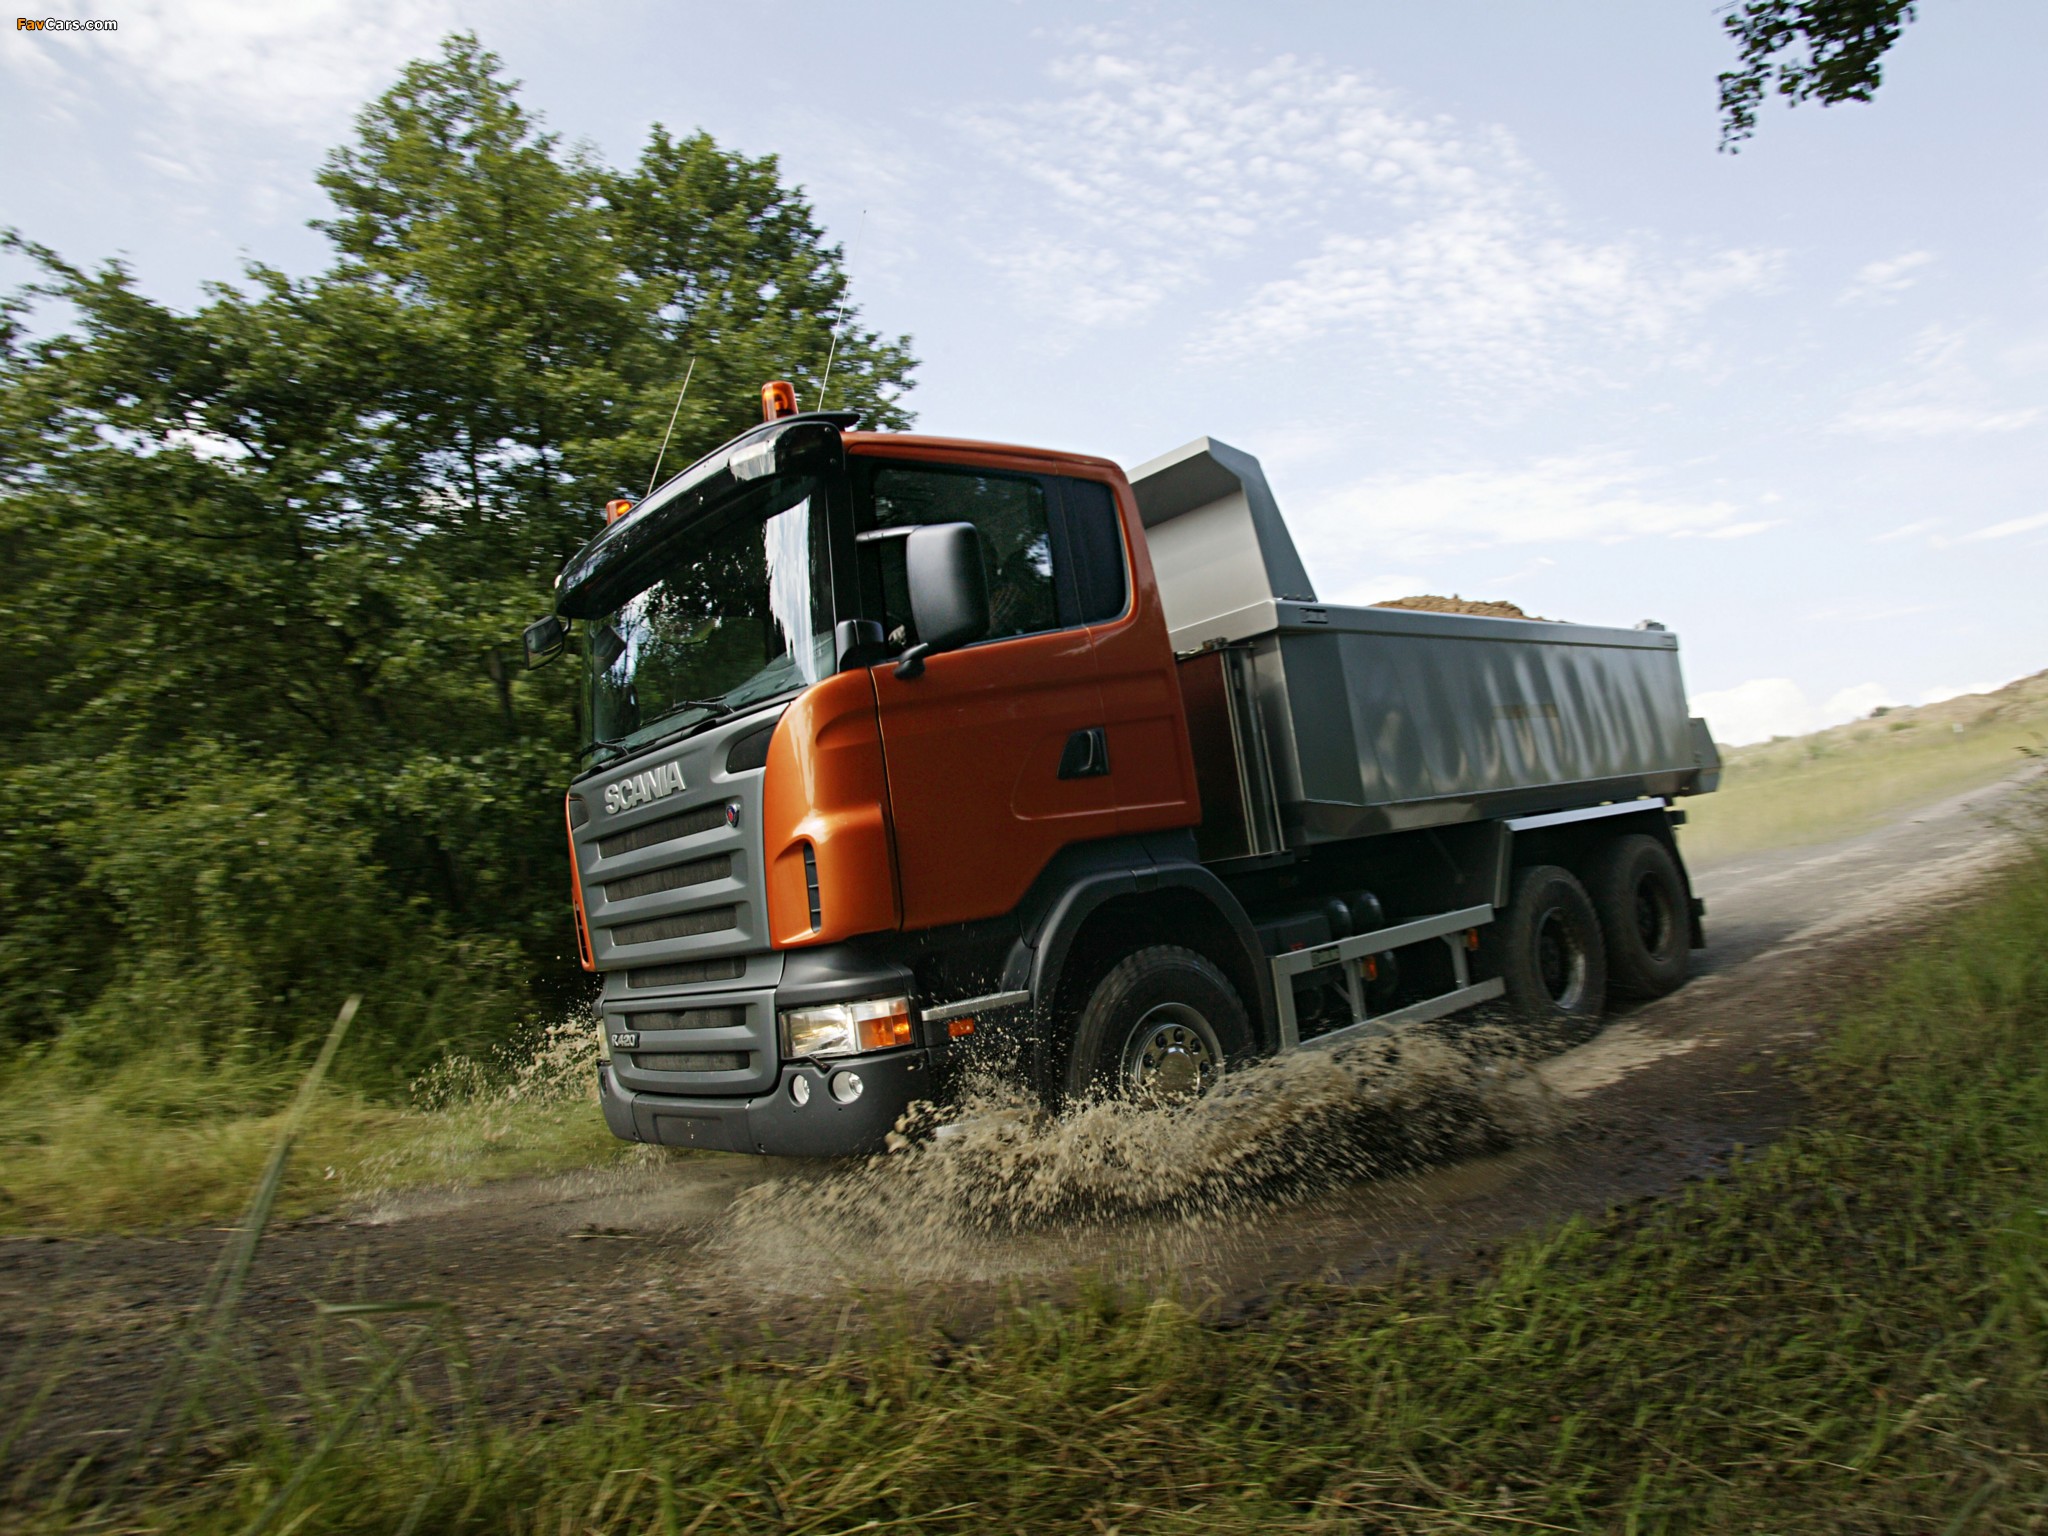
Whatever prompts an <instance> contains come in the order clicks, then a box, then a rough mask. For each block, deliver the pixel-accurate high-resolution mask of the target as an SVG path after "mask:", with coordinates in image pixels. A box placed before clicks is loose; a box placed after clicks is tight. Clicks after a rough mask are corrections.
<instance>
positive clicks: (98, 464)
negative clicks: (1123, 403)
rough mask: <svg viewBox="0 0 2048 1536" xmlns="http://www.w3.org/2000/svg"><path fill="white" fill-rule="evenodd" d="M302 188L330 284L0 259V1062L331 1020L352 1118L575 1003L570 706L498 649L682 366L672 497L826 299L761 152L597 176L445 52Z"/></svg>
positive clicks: (873, 376)
mask: <svg viewBox="0 0 2048 1536" xmlns="http://www.w3.org/2000/svg"><path fill="white" fill-rule="evenodd" d="M320 180H321V184H322V186H323V187H324V188H325V189H326V191H327V193H328V195H329V197H330V198H331V200H332V203H333V213H332V214H331V216H330V217H329V218H327V219H326V220H324V221H323V222H322V223H321V225H320V226H319V227H321V228H322V229H323V230H324V232H325V233H326V234H327V235H328V237H329V238H330V240H331V241H332V243H333V246H334V251H335V257H334V260H333V263H332V264H331V266H330V267H329V268H328V269H327V270H326V271H324V272H322V273H320V274H318V275H316V276H313V277H309V278H293V277H289V276H287V275H286V274H284V273H281V272H278V271H274V270H271V269H269V268H265V267H261V266H252V267H250V268H249V269H248V270H247V271H246V272H245V274H244V279H243V281H242V282H241V283H240V284H239V285H233V286H230V285H225V284H223V285H217V286H214V287H212V288H211V289H210V290H209V291H208V293H207V295H206V299H205V301H204V302H203V303H202V304H201V305H200V306H199V307H198V308H197V309H196V310H194V311H193V312H191V313H177V312H174V311H172V310H170V309H168V308H166V307H164V306H162V305H159V304H157V303H155V302H154V301H152V300H150V299H149V298H147V297H146V296H144V295H142V294H141V293H139V292H137V291H136V289H135V286H134V284H133V282H132V280H131V279H130V277H129V275H128V273H127V272H126V271H125V270H124V269H123V268H122V267H121V266H119V265H118V264H109V265H107V266H105V267H103V268H101V269H100V270H98V271H92V272H89V271H86V270H83V269H81V268H79V267H76V266H74V265H72V264H70V263H68V262H66V261H64V260H63V259H62V258H60V257H59V256H58V255H57V254H56V253H54V252H51V251H49V250H46V249H43V248H41V247H39V246H36V245H34V244H33V243H32V242H30V241H28V240H26V239H25V238H23V237H21V236H19V235H10V236H9V237H8V243H9V244H10V245H11V246H12V247H13V248H14V249H16V250H17V251H19V252H22V253H24V254H26V255H28V256H29V257H31V258H32V259H33V260H34V261H35V262H36V263H37V264H38V266H39V268H40V271H41V277H40V279H39V281H38V282H37V283H36V284H35V285H34V287H33V289H32V290H31V291H29V292H26V293H24V294H19V295H15V296H13V297H12V298H11V299H8V300H7V301H6V302H5V305H4V307H0V560H5V561H6V562H7V567H6V568H7V571H8V580H7V583H6V585H5V587H4V589H0V591H4V595H0V617H4V619H5V621H6V637H7V638H6V642H5V643H6V644H7V645H8V647H9V649H10V651H11V653H12V654H11V655H10V656H9V658H8V665H7V666H5V667H0V749H4V754H5V755H4V758H0V1040H6V1039H12V1040H14V1041H16V1042H21V1041H25V1040H32V1039H37V1038H48V1037H61V1042H60V1043H62V1044H63V1048H66V1049H76V1050H80V1051H85V1052H101V1053H111V1052H114V1051H119V1050H127V1051H131V1052H132V1051H133V1050H134V1049H136V1048H137V1042H138V1041H161V1040H164V1039H172V1038H175V1039H183V1040H186V1041H189V1042H196V1046H197V1048H199V1049H202V1050H204V1051H208V1052H219V1051H223V1050H228V1049H249V1050H254V1051H274V1050H275V1049H276V1048H277V1047H278V1045H279V1044H280V1043H288V1042H291V1041H294V1040H296V1039H300V1038H303V1037H304V1036H305V1035H306V1034H307V1033H308V1032H309V1031H310V1030H312V1029H313V1028H315V1027H317V1025H318V1023H319V1021H320V1020H321V1019H323V1018H324V1017H326V1016H328V1015H331V1013H332V1011H333V1008H334V1004H335V1000H336V999H337V998H338V997H339V996H341V995H344V994H345V993H346V992H348V991H352V990H361V991H364V992H365V993H366V995H367V999H368V1001H367V1003H366V1005H365V1009H364V1013H363V1017H362V1020H361V1021H360V1022H359V1023H358V1026H357V1029H358V1034H359V1037H360V1040H361V1041H362V1042H363V1044H362V1050H361V1052H360V1053H359V1059H358V1062H357V1064H356V1065H357V1070H358V1076H359V1078H360V1079H363V1080H372V1081H385V1082H389V1081H391V1080H393V1079H394V1078H396V1079H402V1077H403V1076H404V1074H406V1073H408V1072H410V1071H412V1070H416V1069H417V1067H418V1066H419V1065H420V1064H421V1063H422V1062H423V1061H424V1060H425V1059H427V1058H428V1057H430V1056H431V1055H432V1054H433V1053H434V1052H435V1051H437V1050H439V1049H442V1048H444V1047H445V1046H447V1045H448V1044H450V1043H452V1042H461V1043H464V1044H471V1043H474V1042H476V1041H477V1040H478V1039H479V1038H480V1037H487V1036H489V1035H490V1034H493V1033H501V1032H502V1031H504V1030H505V1029H507V1028H509V1027H511V1026H512V1025H513V1024H514V1023H516V1022H517V1020H518V1018H519V1016H520V1015H521V1014H522V1013H527V1012H531V1011H532V1010H533V1009H534V1008H535V1007H536V1006H544V1005H547V1004H548V1003H549V1002H551V1001H552V1002H554V1003H559V1002H560V1001H561V1000H562V999H563V998H564V997H566V996H567V995H569V994H571V993H573V992H575V991H577V990H578V989H580V986H581V981H580V977H579V975H578V973H577V972H576V970H575V968H574V960H573V946H572V943H571V936H570V933H569V930H568V927H567V920H566V916H565V913H566V897H567V881H568V872H567V870H566V867H565V865H564V853H563V846H562V827H561V798H560V797H561V781H562V779H563V777H564V769H565V766H566V765H567V764H568V763H569V762H571V761H572V758H573V752H574V724H573V715H574V710H575V708H576V699H575V687H574V679H573V676H572V674H571V670H570V669H568V668H553V669H549V670H546V671H542V672H538V673H532V674H528V673H524V672H522V671H520V670H518V669H517V667H516V666H515V665H514V664H513V661H512V657H513V655H514V654H515V650H516V641H514V640H513V638H512V637H515V636H516V635H517V633H518V629H519V627H520V625H521V624H522V623H523V622H524V621H525V620H526V619H528V618H531V617H532V615H533V614H534V613H536V612H538V611H541V610H542V609H544V608H545V607H546V605H547V601H548V591H549V583H550V582H551V580H552V578H553V575H554V572H555V570H556V569H557V568H558V567H559V565H560V563H561V562H562V560H563V559H564V558H565V557H566V556H567V555H568V554H569V553H570V552H571V551H573V550H574V549H575V548H576V547H577V546H578V545H579V544H581V543H582V542H583V541H584V540H585V539H586V538H588V537H589V536H590V535H591V534H592V533H593V532H595V531H596V530H597V529H598V527H600V526H601V524H602V510H601V509H602V507H603V504H604V502H605V501H606V500H607V499H609V498H611V497H614V496H620V495H630V496H637V495H639V494H640V493H641V492H642V491H644V489H645V486H646V478H647V474H648V470H649V468H650V467H651V465H652V463H653V460H654V456H655V451H656V448H657V446H658V444H659V443H660V441H661V437H662V433H663V430H664V428H665V427H666V426H667V424H668V421H669V415H670V412H671V410H672V408H673V407H674V405H675V399H676V389H677V386H678V384H679V383H680V382H681V380H682V377H683V374H684V372H685V369H686V368H687V367H688V365H689V363H690V360H691V359H692V358H695V359H696V363H697V368H696V377H695V380H694V382H693V383H692V386H691V390H690V397H689V399H688V401H687V402H686V403H685V405H684V407H683V410H682V414H681V416H680V418H679V419H678V420H677V421H676V424H675V439H674V441H673V443H672V444H671V445H670V449H669V454H670V457H669V461H668V462H669V463H670V465H671V466H680V465H681V464H684V463H687V462H688V461H689V460H690V459H692V458H694V457H696V456H697V455H698V454H699V453H701V452H704V451H706V450H708V449H709V448H710V447H712V446H714V445H715V444H717V443H718V442H720V441H722V440H724V439H725V438H727V437H729V436H731V435H732V434H733V433H734V432H736V431H737V430H739V429H740V428H741V427H743V426H744V425H746V424H747V423H748V422H750V421H752V420H756V419H758V415H757V412H758V406H757V404H756V401H757V395H756V390H757V388H758V385H759V384H760V382H761V381H762V380H764V379H766V378H769V377H773V376H776V375H784V376H788V377H792V378H795V379H799V380H804V379H808V378H815V377H816V375H817V373H818V372H819V371H820V370H821V368H822V367H823V364H824V360H825V355H826V352H827V349H828V347H830V345H831V326H832V321H833V317H834V315H835V313H836V312H837V309H838V306H839V305H840V304H841V302H842V300H843V298H844V295H845V292H846V278H845V274H844V272H843V270H842V267H841V264H840V253H839V251H838V249H837V248H835V247H833V246H831V245H829V244H828V243H827V242H826V240H825V238H824V236H823V234H822V232H821V231H820V230H819V229H818V228H817V226H816V224H815V222H814V221H813V220H812V217H811V212H810V209H809V208H808V207H807V206H806V204H805V203H804V201H803V199H802V197H801V195H800V193H799V192H797V191H796V190H795V189H792V188H790V187H788V186H787V185H785V184H784V183H783V181H782V179H781V175H780V171H779V168H778V166H777V164H776V162H775V160H774V158H773V157H772V156H771V157H764V158H761V159H749V158H747V157H744V156H741V155H737V154H734V153H732V152H731V151H728V150H725V149H722V148H720V147H719V146H718V145H717V144H716V143H714V142H713V141H712V140H711V139H710V138H709V137H708V136H706V135H703V134H696V135H692V136H690V137H687V138H682V139H678V138H675V137H673V136H671V135H670V134H669V133H668V132H667V131H666V130H664V129H662V128H660V127H656V128H655V129H654V130H653V131H652V133H651V135H650V138H649V141H648V144H647V147H646V149H645V152H644V153H643V154H642V156H641V157H640V160H639V162H638V164H637V165H635V166H634V167H632V168H631V169H627V170H613V169H610V168H608V167H606V166H603V165H600V164H598V163H596V162H595V161H594V160H593V159H592V158H591V157H589V156H588V155H587V154H584V153H582V152H577V151H571V150H565V149H564V148H563V146H562V145H561V144H560V143H559V141H558V140H557V139H555V138H554V137H553V136H552V135H549V134H547V133H545V132H543V131H542V129H541V127H540V126H539V125H538V124H537V123H536V122H535V121H534V119H533V118H532V117H531V115H530V114H528V113H527V112H526V111H525V109H524V108H523V107H522V106H521V104H520V102H519V99H518V94H517V89H516V87H515V86H514V85H513V84H511V83H509V82H507V81H506V80H505V79H504V78H503V77H502V74H501V72H500V67H499V64H498V62H497V60H496V59H495V58H493V57H492V56H491V55H490V54H489V53H487V52H485V51H484V50H483V49H482V48H481V47H480V46H479V45H478V43H477V42H476V40H475V39H474V38H472V37H468V36H456V37H451V38H450V39H448V40H447V41H446V43H445V44H444V45H443V47H442V49H441V51H440V53H439V55H438V56H436V57H434V58H431V59H426V60H422V61H419V62H416V63H414V64H412V65H411V66H409V67H408V68H407V69H406V70H405V71H404V72H403V74H402V76H401V78H400V79H399V81H398V83H397V84H396V85H395V86H394V87H393V88H392V89H391V90H390V91H388V92H387V93H386V94H385V95H383V96H382V97H381V98H379V99H378V100H377V101H375V102H373V103H372V104H371V105H370V106H369V107H367V108H366V109H365V110H364V112H363V113H362V114H361V116H360V118H359V119H358V121H357V125H356V131H355V134H354V135H353V137H352V138H351V139H350V141H349V142H348V143H347V144H345V145H344V146H343V147H341V148H339V149H337V150H336V151H335V152H334V154H333V155H332V156H330V157H329V159H328V161H327V163H326V166H325V168H324V169H323V170H322V172H321V175H320ZM48 301H57V302H59V303H61V304H62V305H64V306H65V307H66V308H67V310H68V313H69V315H70V317H71V319H70V323H69V324H68V325H66V326H64V327H63V328H62V329H60V330H58V331H56V332H55V333H54V334H50V335H47V336H45V337H44V338H43V339H39V340H38V339H32V334H31V331H30V329H29V328H28V327H27V325H26V315H27V311H28V308H29V307H30V306H31V305H32V304H34V303H37V302H45V303H47V302H48ZM847 313H848V317H849V318H848V321H847V325H846V328H845V330H844V331H843V333H842V334H841V337H840V340H839V342H838V355H837V358H836V359H835V361H834V364H833V372H832V403H833V404H835V405H841V404H844V405H850V406H853V407H854V408H857V409H860V410H861V411H863V412H864V413H865V414H866V416H867V418H868V420H869V421H870V422H873V423H876V424H879V425H883V426H890V425H901V424H904V423H905V422H906V421H907V416H906V414H905V412H904V411H903V409H902V408H901V406H900V404H899V403H898V401H899V397H900V395H901V393H902V392H903V390H904V389H906V388H907V387H908V379H909V373H910V370H911V368H912V367H913V366H914V365H913V360H912V358H911V356H910V353H909V350H908V343H907V339H905V338H897V339H895V340H889V339H887V338H884V337H881V336H879V335H877V334H875V333H874V332H872V331H870V330H867V329H865V328H863V327H862V326H860V325H859V324H858V318H857V311H856V310H854V309H852V308H850V307H849V309H848V311H847Z"/></svg>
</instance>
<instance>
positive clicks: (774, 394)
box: [761, 379, 796, 421]
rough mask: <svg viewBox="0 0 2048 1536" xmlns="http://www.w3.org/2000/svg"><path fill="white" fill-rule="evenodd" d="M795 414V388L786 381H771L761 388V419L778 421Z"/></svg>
mask: <svg viewBox="0 0 2048 1536" xmlns="http://www.w3.org/2000/svg"><path fill="white" fill-rule="evenodd" d="M795 414H796V388H795V386H794V385H792V384H791V383H790V382H789V380H787V379H771V380H770V381H769V382H768V383H766V384H763V385H762V386H761V419H762V420H763V421H780V420H781V419H782V418H783V417H785V416H794V415H795Z"/></svg>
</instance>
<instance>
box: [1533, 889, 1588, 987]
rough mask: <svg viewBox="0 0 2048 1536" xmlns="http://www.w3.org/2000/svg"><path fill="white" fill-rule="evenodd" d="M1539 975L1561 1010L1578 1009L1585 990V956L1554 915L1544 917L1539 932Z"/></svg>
mask: <svg viewBox="0 0 2048 1536" xmlns="http://www.w3.org/2000/svg"><path fill="white" fill-rule="evenodd" d="M1536 973H1537V975H1538V976H1539V977H1540V978H1541V979H1542V982H1543V990H1544V991H1545V992H1547V993H1549V994H1550V1000H1551V1001H1552V1002H1554V1003H1555V1004H1557V1006H1558V1007H1560V1008H1566V1009H1570V1008H1576V1007H1577V1006H1578V1005H1579V1002H1580V999H1581V998H1582V997H1583V996H1584V995H1585V990H1586V953H1585V951H1584V950H1583V949H1582V948H1580V946H1579V944H1578V943H1577V941H1576V939H1575V937H1574V935H1573V934H1572V933H1571V932H1570V930H1569V928H1568V927H1567V925H1566V924H1565V923H1564V922H1563V921H1562V920H1561V919H1560V918H1559V917H1558V915H1557V914H1556V913H1555V912H1546V913H1545V914H1544V915H1543V921H1542V924H1541V926H1540V927H1539V928H1538V929H1537V932H1536Z"/></svg>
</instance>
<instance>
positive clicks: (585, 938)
mask: <svg viewBox="0 0 2048 1536" xmlns="http://www.w3.org/2000/svg"><path fill="white" fill-rule="evenodd" d="M562 820H563V822H564V824H566V825H567V827H568V829H569V904H570V906H571V907H573V908H574V909H575V912H576V960H577V963H578V964H579V965H581V966H582V967H583V969H584V970H586V971H594V970H596V969H597V956H596V953H595V951H594V950H593V948H592V945H591V942H590V916H589V914H588V913H587V912H585V911H584V910H583V871H582V870H581V869H579V868H578V867H577V864H576V823H575V821H574V820H572V819H571V813H570V809H569V797H568V796H567V795H564V796H562Z"/></svg>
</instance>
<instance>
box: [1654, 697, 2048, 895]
mask: <svg viewBox="0 0 2048 1536" xmlns="http://www.w3.org/2000/svg"><path fill="white" fill-rule="evenodd" d="M1710 723H1711V722H1710ZM2044 745H2048V673H2037V674H2036V675H2034V676H2033V677H2025V678H2021V679H2020V680H2019V681H2018V682H2016V683H2010V684H2008V685H2007V686H2005V687H2003V688H2001V689H1999V690H1998V691H1997V692H1996V693H1988V694H1966V695H1964V696H1963V697H1961V698H1956V699H1949V700H1945V701H1944V702H1942V703H1940V704H1927V705H1922V706H1920V707H1918V708H1911V709H1894V710H1889V711H1887V712H1886V713H1885V714H1883V715H1880V716H1874V717H1872V718H1869V719H1865V720H1856V721H1852V722H1851V723H1849V724H1848V725H1838V726H1834V727H1832V728H1831V729H1829V730H1825V731H1815V732H1814V733H1813V734H1812V735H1810V736H1796V737H1792V738H1789V739H1785V740H1779V741H1770V742H1761V743H1758V744H1757V745H1754V746H1746V747H1729V748H1725V749H1723V758H1724V765H1723V771H1722V775H1721V788H1720V789H1719V790H1718V791H1717V792H1716V793H1714V794H1711V795H1701V796H1698V797H1695V798H1693V799H1690V800H1687V801H1686V802H1685V808H1686V813H1687V816H1688V818H1689V819H1688V824H1687V826H1686V828H1685V830H1684V831H1683V832H1681V833H1680V834H1679V836H1680V838H1681V841H1682V843H1683V846H1684V849H1685V856H1686V859H1687V861H1688V862H1690V863H1692V864H1693V865H1695V866H1699V865H1704V864H1711V863H1714V862H1716V861H1718V860H1721V859H1727V858H1733V857H1735V856H1736V855H1739V854H1744V853H1754V852H1756V851H1757V850H1759V849H1764V848H1785V847H1797V846H1801V845H1810V844H1813V843H1821V842H1829V841H1832V840H1834V839H1835V838H1840V837H1850V836H1853V835H1855V834H1856V833H1859V832H1867V831H1869V830H1870V829H1871V828H1873V827H1876V826H1878V825H1879V824H1880V823H1882V822H1883V821H1885V820H1886V819H1887V818H1889V817H1893V816H1896V815H1897V814H1899V813H1900V812H1902V811H1905V810H1907V809H1909V808H1911V807H1913V806H1919V805H1927V804H1931V803H1932V802H1934V801H1936V800H1942V799H1946V798H1947V797H1948V796H1950V795H1957V794H1962V793H1964V792H1965V791H1968V790H1971V789H1976V788H1980V787H1982V786H1984V785H1987V784H1991V783H1994V782H1996V781H1997V780H1999V779H2003V778H2007V777H2009V776H2010V775H2012V774H2013V773H2014V772H2016V771H2018V770H2019V768H2020V767H2021V765H2022V753H2023V752H2025V751H2027V750H2038V749H2040V748H2041V747H2043V746H2044Z"/></svg>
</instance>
